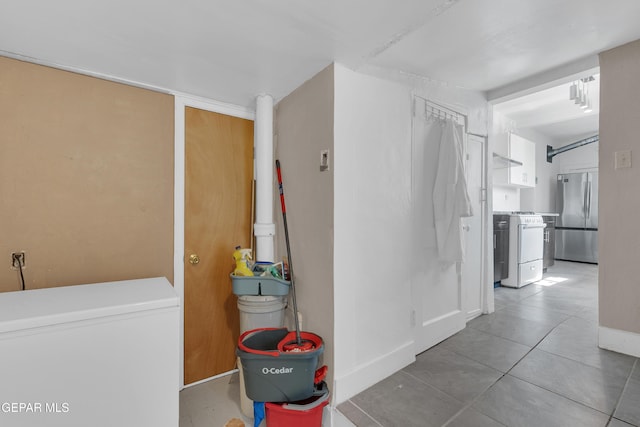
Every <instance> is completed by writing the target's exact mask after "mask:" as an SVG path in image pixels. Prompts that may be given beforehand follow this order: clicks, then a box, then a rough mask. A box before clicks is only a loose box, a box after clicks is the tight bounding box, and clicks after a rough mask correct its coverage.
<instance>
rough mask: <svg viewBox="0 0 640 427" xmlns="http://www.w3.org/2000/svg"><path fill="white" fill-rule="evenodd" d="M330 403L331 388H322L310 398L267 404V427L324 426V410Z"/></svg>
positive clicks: (323, 386) (323, 385)
mask: <svg viewBox="0 0 640 427" xmlns="http://www.w3.org/2000/svg"><path fill="white" fill-rule="evenodd" d="M328 403H329V390H328V389H327V386H326V384H325V383H324V382H323V383H322V389H321V390H319V391H318V392H316V393H314V395H313V396H312V397H310V398H308V399H305V400H301V401H298V402H293V403H270V402H267V403H266V404H265V409H266V419H267V427H301V426H304V427H322V410H323V408H324V407H325V406H327V404H328Z"/></svg>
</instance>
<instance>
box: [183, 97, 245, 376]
mask: <svg viewBox="0 0 640 427" xmlns="http://www.w3.org/2000/svg"><path fill="white" fill-rule="evenodd" d="M253 119H254V113H253V112H252V111H249V110H244V109H240V108H237V107H234V106H228V105H226V104H218V103H209V102H204V101H201V100H197V99H192V98H187V97H176V114H175V123H176V126H175V127H176V133H175V138H176V155H175V157H176V163H175V182H176V187H175V196H174V197H175V200H174V204H175V212H174V214H175V215H174V216H175V219H174V224H175V225H174V230H175V235H174V238H175V241H174V252H175V258H174V271H175V283H174V286H175V289H176V292H177V293H178V295H179V296H180V299H181V311H182V316H181V321H182V324H181V325H180V332H181V351H180V356H181V378H180V384H181V385H183V386H184V385H193V384H197V383H198V382H201V381H205V380H207V379H210V378H212V377H215V376H217V375H220V374H225V373H227V372H228V371H231V370H233V369H234V368H235V361H236V358H235V346H236V341H237V337H238V333H239V324H238V323H239V317H238V312H237V305H236V298H235V295H233V294H232V291H231V283H230V278H229V274H230V273H231V271H232V269H233V259H232V252H233V250H234V248H235V246H236V245H241V246H248V245H250V239H251V236H250V233H251V185H252V181H253ZM192 255H193V256H192Z"/></svg>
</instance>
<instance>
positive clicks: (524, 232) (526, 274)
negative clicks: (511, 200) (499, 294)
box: [501, 212, 546, 288]
mask: <svg viewBox="0 0 640 427" xmlns="http://www.w3.org/2000/svg"><path fill="white" fill-rule="evenodd" d="M545 226H546V224H545V223H544V220H543V218H542V215H536V214H535V213H533V212H513V213H511V215H510V218H509V277H507V278H506V279H502V281H501V283H502V286H508V287H510V288H520V287H522V286H524V285H528V284H529V283H532V282H537V281H538V280H540V279H542V268H543V267H542V259H543V253H544V228H545Z"/></svg>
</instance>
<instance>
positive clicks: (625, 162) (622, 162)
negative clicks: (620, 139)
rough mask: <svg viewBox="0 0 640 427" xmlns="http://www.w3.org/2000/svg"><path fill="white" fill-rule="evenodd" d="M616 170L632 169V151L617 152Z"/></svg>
mask: <svg viewBox="0 0 640 427" xmlns="http://www.w3.org/2000/svg"><path fill="white" fill-rule="evenodd" d="M614 163H615V165H614V167H615V168H616V169H625V168H630V167H631V150H624V151H616V153H615V162H614Z"/></svg>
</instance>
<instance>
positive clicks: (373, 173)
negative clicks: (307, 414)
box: [334, 65, 414, 402]
mask: <svg viewBox="0 0 640 427" xmlns="http://www.w3.org/2000/svg"><path fill="white" fill-rule="evenodd" d="M335 87H336V98H335V128H334V131H335V133H334V138H335V139H334V142H335V180H336V187H335V198H334V202H335V213H334V215H335V252H334V256H335V261H334V262H335V264H334V265H335V278H334V292H335V301H336V307H335V348H336V353H335V358H336V372H335V375H336V385H335V388H336V389H335V390H334V393H335V395H336V400H337V402H341V401H343V400H345V399H348V398H349V397H351V396H352V395H354V394H356V393H358V392H359V391H361V390H363V389H365V388H366V387H368V386H369V385H371V384H373V383H375V382H377V381H379V380H381V379H382V378H384V377H386V376H388V375H390V374H392V373H393V372H395V371H397V370H398V369H401V368H402V367H404V366H405V365H407V364H408V363H410V362H411V361H413V359H414V354H413V346H412V333H411V325H410V312H411V296H410V291H411V288H410V272H409V265H408V264H409V263H408V259H409V257H410V255H411V253H410V249H411V248H410V242H411V228H410V224H411V200H410V193H411V175H410V169H411V168H410V166H411V95H410V93H409V92H408V91H407V90H405V89H404V88H403V87H402V86H400V85H398V84H396V83H392V82H387V81H383V80H380V79H377V78H375V77H370V76H365V75H361V74H357V73H354V72H352V71H350V70H348V69H347V68H345V67H343V66H339V65H336V66H335Z"/></svg>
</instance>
